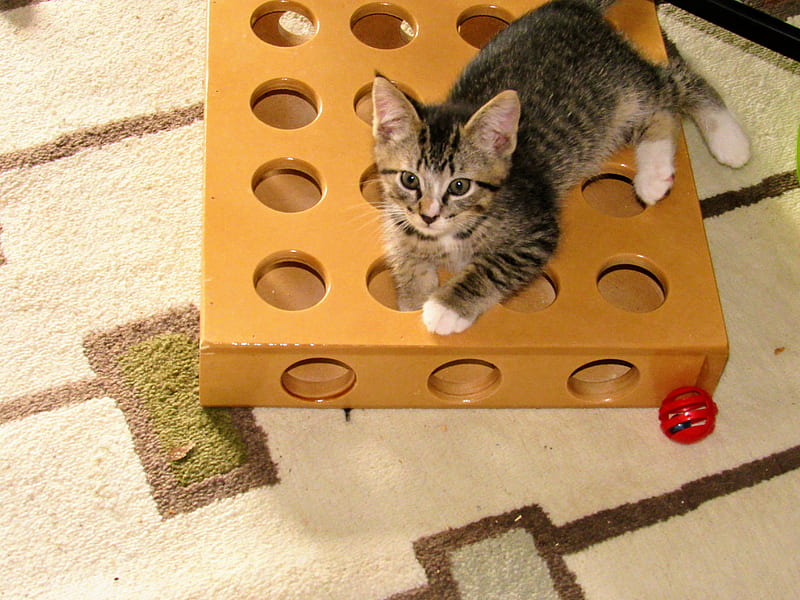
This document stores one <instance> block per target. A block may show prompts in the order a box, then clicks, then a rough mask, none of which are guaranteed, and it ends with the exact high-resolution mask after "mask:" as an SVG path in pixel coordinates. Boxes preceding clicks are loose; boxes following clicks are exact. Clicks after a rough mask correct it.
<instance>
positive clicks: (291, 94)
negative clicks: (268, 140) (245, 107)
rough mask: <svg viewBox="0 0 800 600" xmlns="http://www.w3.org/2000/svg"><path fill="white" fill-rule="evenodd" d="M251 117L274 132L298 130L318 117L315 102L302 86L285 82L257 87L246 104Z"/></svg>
mask: <svg viewBox="0 0 800 600" xmlns="http://www.w3.org/2000/svg"><path fill="white" fill-rule="evenodd" d="M250 107H251V108H252V110H253V114H255V116H256V117H258V119H259V120H260V121H262V122H263V123H266V124H267V125H270V126H272V127H276V128H278V129H299V128H300V127H305V126H306V125H308V124H309V123H311V122H313V121H314V119H316V118H317V115H318V114H319V100H318V99H317V96H316V94H315V93H314V91H313V90H312V89H311V88H310V87H308V86H307V85H306V84H304V83H302V82H300V81H297V80H294V79H288V78H285V77H284V78H281V79H273V80H272V81H268V82H267V83H265V84H263V85H261V86H259V87H258V89H256V91H255V92H254V93H253V96H252V98H251V100H250Z"/></svg>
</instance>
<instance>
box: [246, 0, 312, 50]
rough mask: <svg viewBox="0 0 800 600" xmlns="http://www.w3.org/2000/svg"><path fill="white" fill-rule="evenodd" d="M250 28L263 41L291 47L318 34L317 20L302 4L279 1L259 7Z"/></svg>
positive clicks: (252, 18) (284, 0)
mask: <svg viewBox="0 0 800 600" xmlns="http://www.w3.org/2000/svg"><path fill="white" fill-rule="evenodd" d="M250 27H252V29H253V33H255V34H256V36H258V38H259V39H260V40H261V41H263V42H266V43H267V44H271V45H273V46H281V47H290V46H299V45H300V44H304V43H306V42H307V41H309V40H310V39H311V38H313V37H314V36H315V35H316V33H317V20H316V18H315V17H314V15H313V14H312V13H311V11H310V10H308V8H306V7H305V6H303V5H302V4H299V3H297V2H290V1H288V0H277V1H275V2H267V3H265V4H262V5H261V6H259V7H258V8H257V9H256V10H255V11H254V12H253V15H252V16H251V17H250Z"/></svg>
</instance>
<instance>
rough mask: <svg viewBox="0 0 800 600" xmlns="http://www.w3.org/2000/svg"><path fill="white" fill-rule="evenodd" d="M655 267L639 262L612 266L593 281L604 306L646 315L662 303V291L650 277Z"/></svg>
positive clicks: (658, 280) (664, 295) (664, 289)
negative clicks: (605, 302)
mask: <svg viewBox="0 0 800 600" xmlns="http://www.w3.org/2000/svg"><path fill="white" fill-rule="evenodd" d="M654 271H655V267H654V266H652V265H648V264H646V261H644V260H643V259H639V261H638V263H637V264H631V263H624V262H623V263H612V264H611V265H610V266H608V267H606V268H605V269H603V271H602V272H601V273H600V276H599V277H598V279H597V289H598V291H599V292H600V295H601V296H603V298H605V300H606V301H607V302H609V303H610V304H612V305H614V306H616V307H617V308H620V309H622V310H625V311H628V312H634V313H647V312H652V311H654V310H656V309H657V308H658V307H660V306H661V305H662V304H664V300H666V296H667V294H666V288H665V287H664V284H663V283H662V280H661V279H659V277H657V276H656V275H655V274H654Z"/></svg>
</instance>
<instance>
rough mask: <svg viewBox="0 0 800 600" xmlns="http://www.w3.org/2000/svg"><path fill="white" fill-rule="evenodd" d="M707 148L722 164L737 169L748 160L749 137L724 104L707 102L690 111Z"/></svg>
mask: <svg viewBox="0 0 800 600" xmlns="http://www.w3.org/2000/svg"><path fill="white" fill-rule="evenodd" d="M691 117H692V120H693V121H694V122H695V124H696V125H697V128H698V129H699V130H700V133H701V134H702V135H703V139H704V140H705V141H706V145H707V146H708V149H709V150H710V151H711V154H713V155H714V158H716V159H717V160H718V161H719V162H721V163H722V164H723V165H727V166H729V167H733V168H734V169H738V168H739V167H741V166H743V165H744V164H745V163H746V162H747V161H749V160H750V139H749V138H748V137H747V134H746V133H745V132H744V129H742V126H741V125H739V121H738V120H737V119H736V117H735V116H734V115H733V113H732V112H731V111H729V110H728V109H727V108H725V106H718V105H715V104H709V105H706V106H703V107H700V108H696V109H693V110H692V111H691Z"/></svg>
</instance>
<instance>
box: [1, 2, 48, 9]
mask: <svg viewBox="0 0 800 600" xmlns="http://www.w3.org/2000/svg"><path fill="white" fill-rule="evenodd" d="M49 1H50V0H0V12H2V11H4V10H14V9H15V8H24V7H25V6H30V5H32V4H41V3H42V2H49Z"/></svg>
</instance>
